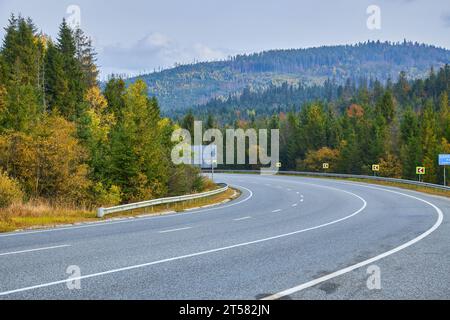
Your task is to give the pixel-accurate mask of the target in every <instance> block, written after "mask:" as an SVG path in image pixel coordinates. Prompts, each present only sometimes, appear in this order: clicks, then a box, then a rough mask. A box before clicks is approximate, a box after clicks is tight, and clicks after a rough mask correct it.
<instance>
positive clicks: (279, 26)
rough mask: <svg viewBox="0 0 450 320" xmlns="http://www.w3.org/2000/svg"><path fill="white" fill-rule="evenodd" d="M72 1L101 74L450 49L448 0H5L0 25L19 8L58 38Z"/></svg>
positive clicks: (0, 7)
mask: <svg viewBox="0 0 450 320" xmlns="http://www.w3.org/2000/svg"><path fill="white" fill-rule="evenodd" d="M70 5H76V6H78V8H79V9H80V23H81V27H82V29H83V30H85V32H86V33H87V34H88V35H90V36H91V37H92V38H93V39H94V43H95V46H96V49H97V52H98V53H99V64H100V66H101V70H102V76H103V77H104V76H105V75H107V74H109V73H111V72H116V73H127V74H137V73H140V72H143V71H153V70H154V69H155V68H159V67H162V68H167V67H170V66H173V65H174V63H189V62H193V61H206V60H214V59H224V58H227V57H228V56H230V55H234V54H237V53H251V52H257V51H261V50H267V49H277V48H306V47H312V46H321V45H331V44H351V43H356V42H359V41H366V40H368V39H372V40H378V39H379V40H390V41H402V40H403V39H405V38H406V39H407V40H412V41H418V42H424V43H427V44H433V45H436V46H440V47H445V48H450V0H378V1H375V0H339V1H334V0H164V1H156V0H146V1H144V0H127V1H124V0H70V1H66V0H39V1H34V0H0V24H1V25H2V26H6V24H7V21H8V17H9V15H10V14H11V13H12V12H14V13H16V14H17V13H21V14H22V15H23V16H30V17H32V18H33V20H34V21H35V23H36V25H37V26H38V27H39V28H40V29H42V30H43V31H44V32H45V33H47V34H49V35H50V36H52V37H55V36H56V33H57V30H58V25H59V23H60V22H61V20H62V18H63V17H67V18H73V17H76V14H74V13H73V12H75V11H72V13H67V9H68V7H69V6H70ZM371 5H376V6H378V7H379V8H380V13H381V20H380V29H373V28H371V29H369V28H368V26H367V20H368V19H369V18H371V17H375V16H374V15H373V11H371V13H369V14H368V13H367V8H368V7H369V6H371ZM371 21H373V20H371ZM372 26H374V24H372ZM3 35H4V32H3V30H1V31H0V36H1V37H2V38H3Z"/></svg>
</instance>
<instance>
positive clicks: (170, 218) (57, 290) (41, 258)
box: [0, 174, 450, 299]
mask: <svg viewBox="0 0 450 320" xmlns="http://www.w3.org/2000/svg"><path fill="white" fill-rule="evenodd" d="M216 180H217V181H223V182H227V183H229V184H231V185H233V186H235V187H236V188H239V189H240V190H242V195H241V197H240V198H239V199H236V200H234V201H232V202H229V203H227V204H222V205H219V206H217V207H211V208H207V209H200V210H196V211H189V212H186V213H180V214H172V215H166V216H158V217H148V218H139V219H125V220H117V221H112V222H106V223H98V224H80V225H77V226H72V227H62V228H56V229H50V230H38V231H30V232H18V233H7V234H0V299H449V298H450V285H449V283H450V246H449V243H450V224H449V222H448V220H449V219H448V217H449V214H450V200H449V199H445V198H441V197H434V196H430V195H425V194H422V193H417V192H413V191H408V190H404V189H397V188H391V187H381V186H376V185H370V184H363V183H354V182H347V181H338V180H327V179H314V178H301V177H289V176H259V175H243V174H236V175H228V174H227V175H225V174H220V175H219V174H218V175H216Z"/></svg>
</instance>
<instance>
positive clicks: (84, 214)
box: [0, 186, 240, 232]
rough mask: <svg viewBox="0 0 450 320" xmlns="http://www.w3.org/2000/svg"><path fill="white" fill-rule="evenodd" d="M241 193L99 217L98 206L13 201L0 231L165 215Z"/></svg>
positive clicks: (1, 215) (1, 212) (0, 218)
mask: <svg viewBox="0 0 450 320" xmlns="http://www.w3.org/2000/svg"><path fill="white" fill-rule="evenodd" d="M213 188H214V187H213V186H207V187H206V189H207V190H205V191H208V190H212V189H213ZM239 195H240V191H239V190H236V189H232V188H230V189H229V190H227V191H226V192H223V193H221V194H217V195H214V196H210V197H207V198H202V199H195V200H189V201H183V202H180V203H173V204H168V205H159V206H155V207H151V208H147V209H140V210H132V211H126V212H121V213H117V214H111V215H108V216H106V217H104V218H103V219H99V218H97V216H96V214H97V212H96V210H88V209H74V208H70V207H65V206H51V205H49V204H46V203H44V202H38V201H34V202H29V203H26V204H13V205H12V206H10V207H9V208H7V209H0V232H11V231H16V230H24V229H41V228H51V227H56V226H63V225H69V224H75V223H83V222H100V221H104V220H109V219H113V218H125V217H135V216H138V215H143V214H148V215H162V214H166V213H168V212H180V211H184V210H186V209H191V208H196V207H202V206H208V205H215V204H219V203H221V202H223V201H227V200H232V199H235V198H237V197H239Z"/></svg>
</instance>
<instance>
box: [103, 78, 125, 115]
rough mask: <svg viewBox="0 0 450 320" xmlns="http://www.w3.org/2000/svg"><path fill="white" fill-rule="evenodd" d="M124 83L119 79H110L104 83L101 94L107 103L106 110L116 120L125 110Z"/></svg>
mask: <svg viewBox="0 0 450 320" xmlns="http://www.w3.org/2000/svg"><path fill="white" fill-rule="evenodd" d="M125 89H126V86H125V81H123V79H121V78H116V77H115V76H113V77H111V79H109V81H108V82H107V83H106V86H105V90H104V92H103V94H104V96H105V98H106V100H107V101H108V109H109V111H110V112H111V113H113V114H114V115H115V117H116V118H120V117H121V113H122V111H123V110H124V108H125V100H124V95H125Z"/></svg>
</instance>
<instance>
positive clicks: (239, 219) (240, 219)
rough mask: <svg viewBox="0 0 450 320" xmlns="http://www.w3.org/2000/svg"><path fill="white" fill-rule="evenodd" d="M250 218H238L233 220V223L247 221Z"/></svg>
mask: <svg viewBox="0 0 450 320" xmlns="http://www.w3.org/2000/svg"><path fill="white" fill-rule="evenodd" d="M251 218H252V217H242V218H238V219H233V221H242V220H248V219H251Z"/></svg>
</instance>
